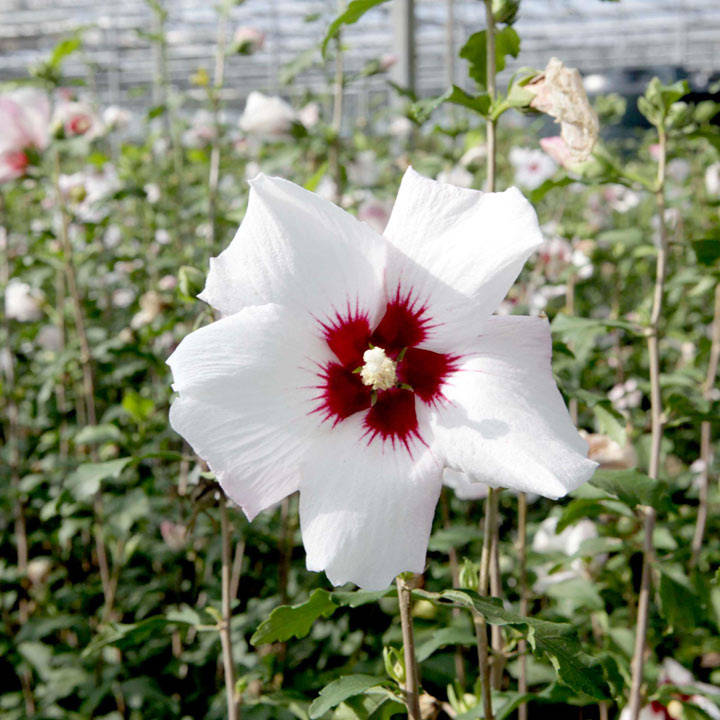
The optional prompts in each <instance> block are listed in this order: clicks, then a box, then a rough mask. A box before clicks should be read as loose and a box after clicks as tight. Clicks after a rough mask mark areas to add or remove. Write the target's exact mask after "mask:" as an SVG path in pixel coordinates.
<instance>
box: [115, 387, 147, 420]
mask: <svg viewBox="0 0 720 720" xmlns="http://www.w3.org/2000/svg"><path fill="white" fill-rule="evenodd" d="M122 406H123V410H125V412H126V413H127V414H128V415H130V417H132V419H133V420H135V421H136V422H144V421H145V420H147V419H148V418H149V417H150V416H151V415H152V413H153V410H154V409H155V403H153V401H152V400H151V399H150V398H146V397H143V396H142V395H140V394H139V393H137V392H135V391H134V390H127V391H126V392H125V394H124V395H123V399H122Z"/></svg>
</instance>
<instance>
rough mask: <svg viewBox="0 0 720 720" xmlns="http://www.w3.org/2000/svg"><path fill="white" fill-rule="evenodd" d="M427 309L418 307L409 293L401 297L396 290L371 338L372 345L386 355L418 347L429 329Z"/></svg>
mask: <svg viewBox="0 0 720 720" xmlns="http://www.w3.org/2000/svg"><path fill="white" fill-rule="evenodd" d="M426 311H427V308H425V306H420V307H418V303H417V301H416V300H412V295H411V293H409V292H408V293H407V294H405V295H403V294H402V293H401V291H400V288H398V290H397V292H396V293H395V297H394V299H392V300H391V301H390V302H389V303H388V304H387V307H386V308H385V315H383V318H382V320H380V324H379V325H378V326H377V327H376V328H375V332H373V334H372V337H371V342H372V343H373V345H379V346H380V347H382V348H384V349H385V351H386V352H387V353H388V354H397V353H399V352H400V351H401V350H402V349H403V348H406V347H414V346H415V345H419V344H420V343H421V342H422V341H423V340H424V339H425V338H426V337H427V331H428V329H429V327H430V318H428V317H427V312H426Z"/></svg>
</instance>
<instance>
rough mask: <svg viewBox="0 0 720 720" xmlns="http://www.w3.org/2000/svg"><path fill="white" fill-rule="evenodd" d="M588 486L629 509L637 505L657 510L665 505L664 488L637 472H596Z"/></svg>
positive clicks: (656, 481) (657, 482)
mask: <svg viewBox="0 0 720 720" xmlns="http://www.w3.org/2000/svg"><path fill="white" fill-rule="evenodd" d="M590 484H591V485H593V486H594V487H596V488H600V489H601V490H604V491H605V492H607V493H609V494H610V495H614V496H615V497H617V498H618V499H619V500H620V501H621V502H623V503H625V504H626V505H627V506H628V507H631V508H636V507H638V506H639V505H648V506H650V507H655V508H659V507H664V506H665V504H666V503H667V496H666V488H665V486H664V485H663V484H662V483H660V482H659V481H658V480H653V479H652V478H650V477H648V476H647V475H645V474H644V473H641V472H639V471H638V470H597V471H596V472H595V474H594V475H593V476H592V478H591V479H590Z"/></svg>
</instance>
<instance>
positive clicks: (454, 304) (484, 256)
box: [384, 168, 542, 352]
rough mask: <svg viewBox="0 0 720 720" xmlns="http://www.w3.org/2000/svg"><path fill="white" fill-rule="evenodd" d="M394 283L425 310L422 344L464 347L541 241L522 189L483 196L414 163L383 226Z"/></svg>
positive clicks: (435, 347)
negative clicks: (426, 333)
mask: <svg viewBox="0 0 720 720" xmlns="http://www.w3.org/2000/svg"><path fill="white" fill-rule="evenodd" d="M384 234H385V237H386V238H387V239H388V240H390V242H391V243H392V245H393V247H394V251H393V249H391V251H390V252H389V255H388V272H387V278H388V282H387V285H388V288H395V287H397V286H398V284H399V285H400V287H401V288H402V289H403V291H406V292H411V293H412V297H413V298H414V299H417V300H418V301H419V302H420V303H421V304H423V305H424V306H425V307H426V311H427V313H428V316H429V317H430V320H431V328H430V331H429V337H428V338H427V340H425V341H423V347H427V348H429V349H431V350H437V351H439V352H448V351H453V352H457V351H458V350H460V349H462V348H463V347H464V346H465V345H466V344H467V343H468V342H470V341H471V340H472V338H473V337H474V336H475V335H477V333H478V332H479V331H480V328H481V325H482V323H483V322H484V321H485V320H486V319H487V317H488V316H489V315H490V314H491V313H492V312H494V311H495V309H496V308H497V307H498V305H499V304H500V301H501V300H502V299H503V297H505V295H506V293H507V291H508V290H509V289H510V286H511V285H512V283H513V282H514V281H515V278H516V277H517V275H518V273H519V272H520V270H521V269H522V266H523V264H524V263H525V261H526V260H527V258H528V256H529V255H530V253H531V252H532V251H533V250H535V249H536V248H537V247H539V246H540V244H541V243H542V235H541V233H540V228H539V226H538V221H537V216H536V214H535V210H534V209H533V207H532V205H530V203H529V202H528V201H527V200H526V199H525V198H524V197H523V195H522V193H521V192H520V191H519V190H518V189H517V188H510V189H509V190H506V191H505V192H501V193H482V192H479V191H477V190H468V189H466V188H459V187H455V186H454V185H448V184H446V183H441V182H436V181H435V180H429V179H428V178H425V177H422V176H421V175H418V173H416V172H415V171H414V170H413V169H412V168H408V170H407V172H406V173H405V176H404V177H403V180H402V184H401V185H400V191H399V192H398V196H397V200H396V201H395V206H394V208H393V211H392V215H391V217H390V221H389V223H388V226H387V228H386V230H385V233H384Z"/></svg>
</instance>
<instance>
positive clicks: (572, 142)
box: [525, 58, 600, 163]
mask: <svg viewBox="0 0 720 720" xmlns="http://www.w3.org/2000/svg"><path fill="white" fill-rule="evenodd" d="M525 87H526V88H527V89H528V90H530V91H531V92H533V93H534V94H535V97H534V98H533V99H532V101H531V103H530V107H532V108H535V109H536V110H538V111H540V112H543V113H546V114H547V115H550V116H551V117H553V118H555V121H556V122H559V123H560V136H561V138H562V139H563V141H564V142H565V145H566V146H567V149H568V152H569V153H570V158H571V160H572V162H573V163H581V162H584V161H585V160H587V159H588V158H589V157H590V155H591V153H592V150H593V148H594V147H595V143H596V142H597V139H598V133H599V130H600V125H599V122H598V117H597V113H596V112H595V111H594V110H593V108H592V106H591V105H590V102H589V100H588V98H587V94H586V92H585V87H584V86H583V82H582V78H581V77H580V73H579V72H578V71H577V70H576V69H575V68H566V67H565V66H564V65H563V64H562V62H560V60H558V59H557V58H551V59H550V62H548V64H547V67H546V68H545V70H544V71H543V73H542V74H541V75H539V76H538V77H536V78H534V79H533V80H531V81H530V83H528V85H526V86H525Z"/></svg>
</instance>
